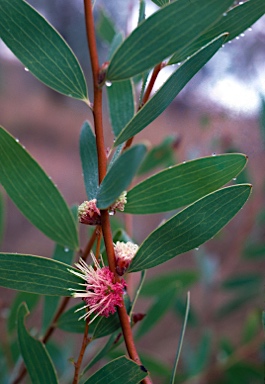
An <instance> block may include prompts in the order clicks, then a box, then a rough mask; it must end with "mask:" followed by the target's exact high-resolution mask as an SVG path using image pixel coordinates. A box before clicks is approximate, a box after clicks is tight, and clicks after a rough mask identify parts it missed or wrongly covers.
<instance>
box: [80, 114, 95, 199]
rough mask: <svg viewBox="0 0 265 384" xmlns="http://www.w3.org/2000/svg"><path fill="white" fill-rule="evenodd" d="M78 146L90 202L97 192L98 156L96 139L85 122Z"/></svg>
mask: <svg viewBox="0 0 265 384" xmlns="http://www.w3.org/2000/svg"><path fill="white" fill-rule="evenodd" d="M79 146H80V157H81V161H82V168H83V175H84V182H85V187H86V193H87V196H88V199H89V200H92V199H95V197H96V195H97V191H98V155H97V146H96V137H95V135H94V133H93V132H92V128H91V126H90V124H89V123H88V122H87V121H86V122H85V123H84V124H83V126H82V129H81V134H80V142H79Z"/></svg>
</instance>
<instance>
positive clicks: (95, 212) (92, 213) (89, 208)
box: [78, 199, 101, 225]
mask: <svg viewBox="0 0 265 384" xmlns="http://www.w3.org/2000/svg"><path fill="white" fill-rule="evenodd" d="M96 204H97V200H96V199H93V200H90V201H84V202H83V203H82V204H81V205H79V207H78V219H79V222H80V223H82V224H87V225H100V224H101V218H100V210H99V209H98V207H97V205H96Z"/></svg>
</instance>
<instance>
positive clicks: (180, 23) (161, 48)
mask: <svg viewBox="0 0 265 384" xmlns="http://www.w3.org/2000/svg"><path fill="white" fill-rule="evenodd" d="M232 4H233V1H231V0H223V1H220V0H200V1H196V2H194V1H186V0H178V1H174V2H172V3H171V4H169V5H166V6H164V7H163V8H162V9H160V10H159V11H158V12H156V13H154V14H153V15H151V16H150V17H149V18H148V19H146V20H145V21H144V22H142V23H141V24H140V25H139V27H138V28H136V29H135V30H134V31H133V32H132V33H131V35H130V36H129V37H128V38H127V39H126V40H125V41H124V42H123V43H122V44H121V46H120V47H119V48H118V49H117V51H116V52H115V54H114V56H113V58H112V59H111V61H110V65H109V68H108V71H107V76H106V77H107V80H110V81H114V80H123V79H127V78H130V77H132V76H135V75H137V74H138V73H142V72H144V71H145V70H147V69H150V68H152V67H153V66H155V65H156V64H158V63H160V62H161V61H162V60H164V59H165V58H166V57H168V56H170V55H171V54H173V53H174V52H175V51H176V49H177V48H178V49H181V48H184V47H185V46H186V45H188V44H190V42H191V41H192V40H194V39H196V38H197V37H198V35H200V34H202V33H203V32H204V31H205V30H206V29H208V28H209V27H210V26H211V25H212V24H214V23H215V22H216V21H217V20H218V19H219V18H220V17H221V16H222V14H223V13H224V12H225V11H227V9H228V8H229V6H230V5H232Z"/></svg>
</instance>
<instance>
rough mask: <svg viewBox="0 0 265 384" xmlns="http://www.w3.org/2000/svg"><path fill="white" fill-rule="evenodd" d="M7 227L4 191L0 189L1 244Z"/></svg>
mask: <svg viewBox="0 0 265 384" xmlns="http://www.w3.org/2000/svg"><path fill="white" fill-rule="evenodd" d="M4 227H5V202H4V197H3V194H2V191H0V245H1V243H2V240H3V236H4Z"/></svg>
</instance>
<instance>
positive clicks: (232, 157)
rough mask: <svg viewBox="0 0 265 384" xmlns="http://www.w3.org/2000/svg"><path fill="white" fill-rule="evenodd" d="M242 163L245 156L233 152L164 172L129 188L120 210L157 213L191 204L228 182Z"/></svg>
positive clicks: (240, 168)
mask: <svg viewBox="0 0 265 384" xmlns="http://www.w3.org/2000/svg"><path fill="white" fill-rule="evenodd" d="M246 162H247V158H246V156H245V155H242V154H236V153H234V154H226V155H219V156H210V157H204V158H201V159H196V160H192V161H188V162H187V163H183V164H180V165H176V166H175V167H172V168H169V169H166V170H164V171H162V172H159V173H157V174H156V175H154V176H151V177H150V178H148V179H146V180H144V181H143V182H142V183H140V184H138V185H136V186H135V187H134V188H133V189H131V190H130V191H129V192H128V193H127V204H126V205H125V208H124V211H125V212H129V213H133V214H147V213H158V212H166V211H171V210H173V209H177V208H180V207H183V206H184V205H188V204H191V203H193V202H194V201H196V200H198V199H200V198H201V197H203V196H205V195H207V194H208V193H210V192H213V191H215V190H217V189H218V188H220V187H221V186H223V185H224V184H226V183H227V182H228V181H230V180H231V179H232V178H233V177H235V176H236V175H237V174H238V173H239V172H240V171H242V169H243V168H244V166H245V165H246Z"/></svg>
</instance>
